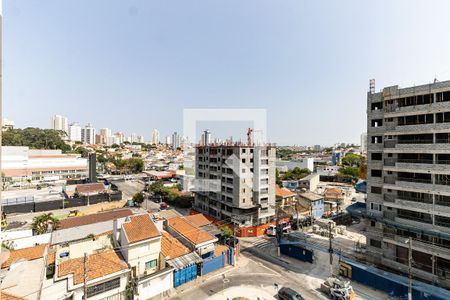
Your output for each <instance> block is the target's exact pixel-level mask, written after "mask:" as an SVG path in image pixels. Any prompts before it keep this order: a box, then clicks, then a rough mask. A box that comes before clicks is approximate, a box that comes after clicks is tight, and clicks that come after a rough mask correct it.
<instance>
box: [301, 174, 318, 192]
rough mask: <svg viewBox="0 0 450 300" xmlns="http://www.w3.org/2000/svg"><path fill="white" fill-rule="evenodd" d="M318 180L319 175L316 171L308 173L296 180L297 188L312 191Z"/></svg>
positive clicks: (315, 187)
mask: <svg viewBox="0 0 450 300" xmlns="http://www.w3.org/2000/svg"><path fill="white" fill-rule="evenodd" d="M319 182H320V176H319V174H317V173H313V174H309V175H308V176H306V177H303V178H302V179H300V180H299V181H298V188H299V189H306V190H307V191H311V192H314V191H315V190H316V189H317V186H318V185H319Z"/></svg>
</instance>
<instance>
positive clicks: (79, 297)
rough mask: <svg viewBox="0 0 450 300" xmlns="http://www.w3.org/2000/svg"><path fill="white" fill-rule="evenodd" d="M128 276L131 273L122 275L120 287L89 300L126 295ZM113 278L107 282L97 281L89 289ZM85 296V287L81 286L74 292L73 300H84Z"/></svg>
mask: <svg viewBox="0 0 450 300" xmlns="http://www.w3.org/2000/svg"><path fill="white" fill-rule="evenodd" d="M128 274H129V273H124V274H122V275H120V287H118V288H115V289H112V290H109V291H106V292H104V293H101V294H98V295H95V296H92V297H89V298H88V299H89V300H102V299H105V298H107V297H113V296H115V295H119V294H121V293H123V294H125V291H126V288H127V282H128ZM113 278H117V276H116V277H113ZM113 278H108V279H106V280H99V281H96V282H95V283H93V284H89V285H88V287H89V286H94V285H97V284H100V283H102V282H106V281H109V280H112V279H113ZM83 295H84V291H83V285H81V286H80V287H79V288H77V289H76V290H74V293H73V297H72V300H83ZM118 299H121V298H118ZM122 299H125V298H122Z"/></svg>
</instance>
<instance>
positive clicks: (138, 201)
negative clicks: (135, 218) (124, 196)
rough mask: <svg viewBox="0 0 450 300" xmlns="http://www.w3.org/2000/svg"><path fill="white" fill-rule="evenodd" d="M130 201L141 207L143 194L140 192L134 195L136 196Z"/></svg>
mask: <svg viewBox="0 0 450 300" xmlns="http://www.w3.org/2000/svg"><path fill="white" fill-rule="evenodd" d="M132 200H133V202H134V203H136V204H138V205H141V204H142V202H144V194H143V193H142V192H139V193H136V194H134V195H133V199H132Z"/></svg>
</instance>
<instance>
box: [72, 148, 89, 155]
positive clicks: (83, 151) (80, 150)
mask: <svg viewBox="0 0 450 300" xmlns="http://www.w3.org/2000/svg"><path fill="white" fill-rule="evenodd" d="M74 152H75V153H78V154H81V157H88V156H89V150H88V149H86V148H84V147H77V148H76V149H75V151H74Z"/></svg>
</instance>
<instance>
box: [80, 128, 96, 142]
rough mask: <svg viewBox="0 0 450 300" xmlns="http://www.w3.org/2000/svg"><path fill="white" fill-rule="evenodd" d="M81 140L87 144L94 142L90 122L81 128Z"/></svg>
mask: <svg viewBox="0 0 450 300" xmlns="http://www.w3.org/2000/svg"><path fill="white" fill-rule="evenodd" d="M81 140H82V142H83V143H85V144H87V145H93V144H95V128H94V127H92V126H91V124H89V123H88V124H87V125H86V126H85V127H84V128H82V129H81Z"/></svg>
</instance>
